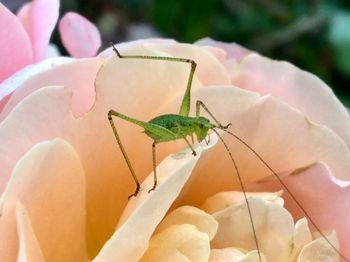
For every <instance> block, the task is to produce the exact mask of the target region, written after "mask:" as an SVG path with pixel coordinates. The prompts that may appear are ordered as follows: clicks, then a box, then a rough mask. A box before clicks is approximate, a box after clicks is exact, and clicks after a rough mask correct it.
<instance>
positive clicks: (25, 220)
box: [16, 201, 45, 262]
mask: <svg viewBox="0 0 350 262" xmlns="http://www.w3.org/2000/svg"><path fill="white" fill-rule="evenodd" d="M16 221H17V231H18V239H19V251H18V257H17V261H18V262H44V261H45V259H44V256H43V254H42V251H41V249H40V245H39V243H38V239H37V238H36V236H35V233H34V230H33V227H32V224H31V221H30V219H29V215H28V211H27V210H26V209H25V208H24V206H23V205H22V203H21V202H20V201H18V202H17V205H16Z"/></svg>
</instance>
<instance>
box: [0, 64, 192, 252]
mask: <svg viewBox="0 0 350 262" xmlns="http://www.w3.org/2000/svg"><path fill="white" fill-rule="evenodd" d="M188 73H189V71H188V67H187V66H186V65H184V64H181V63H176V64H172V63H170V64H169V63H161V62H159V61H147V62H145V61H140V63H139V62H137V63H135V61H134V62H131V61H126V60H123V59H118V58H113V59H112V60H111V61H109V62H107V63H106V64H105V65H104V66H103V67H102V68H101V70H100V71H99V74H98V78H97V80H96V84H95V85H96V101H95V104H94V107H93V108H92V109H91V110H90V111H89V112H88V114H85V115H83V116H82V117H80V118H77V119H76V118H75V117H74V115H73V114H72V111H71V107H74V104H73V105H72V100H71V96H70V94H69V93H68V92H67V91H66V90H64V88H62V87H45V88H41V89H39V90H37V91H35V92H33V93H31V94H30V95H28V96H27V97H26V98H24V99H23V100H22V101H21V102H20V103H19V104H18V105H17V106H16V107H15V108H14V109H13V110H12V111H11V112H10V114H9V115H8V116H7V117H6V118H5V119H4V120H3V121H2V122H1V123H0V140H1V142H0V143H1V144H2V147H1V148H0V155H2V156H4V157H2V158H0V162H1V167H2V175H1V176H0V179H1V181H0V186H2V187H3V186H4V185H5V184H6V182H7V180H8V178H9V177H10V175H11V170H12V169H13V167H14V165H15V163H16V162H17V161H18V160H19V158H20V157H21V156H22V155H23V154H24V153H25V152H26V151H28V150H29V149H30V148H31V147H32V146H33V144H35V143H38V142H40V141H42V140H46V139H52V138H54V137H62V138H64V139H66V140H67V141H68V142H69V143H70V144H72V145H73V146H74V148H76V150H77V152H78V154H79V156H80V158H81V161H82V164H83V166H84V170H85V172H86V179H87V212H88V215H87V217H88V219H87V220H88V221H87V234H88V237H87V239H88V250H89V256H90V257H91V258H93V257H94V256H95V255H96V254H97V253H98V251H99V250H100V249H101V247H102V246H103V244H104V243H105V242H106V241H107V240H108V239H109V238H110V236H111V235H112V234H113V232H114V229H115V226H116V224H117V221H118V218H119V216H120V214H121V212H122V210H123V209H124V207H125V205H126V203H127V196H128V195H130V194H131V193H132V192H133V191H134V183H133V181H132V179H131V177H130V172H129V170H128V168H127V166H126V164H125V161H124V159H123V157H122V155H121V153H120V150H119V148H118V145H117V143H116V141H115V138H114V135H113V132H112V130H111V127H110V124H109V122H108V119H107V112H108V110H110V109H115V110H117V111H120V112H122V113H124V114H127V115H130V116H131V117H135V118H138V119H141V120H145V121H147V120H149V119H150V118H151V117H154V116H156V115H158V114H159V113H158V112H160V111H161V108H163V107H164V104H165V103H167V102H168V101H169V100H171V99H172V98H173V96H174V95H176V94H177V93H181V95H182V94H183V90H184V87H185V86H186V83H187V79H188ZM142 79H147V81H142V85H140V81H139V80H142ZM196 86H197V87H198V86H199V84H198V81H197V80H196V79H194V88H196ZM72 90H73V96H74V93H75V92H76V90H75V88H72ZM141 102H142V105H143V107H142V110H141V109H140V107H139V105H140V103H141ZM177 110H178V109H177ZM177 110H176V111H177ZM115 121H116V123H117V126H118V128H119V129H118V130H119V131H121V132H120V135H121V137H122V141H123V144H124V146H125V147H126V150H127V152H128V154H129V157H130V159H137V161H132V164H133V166H134V168H135V170H136V173H137V175H138V177H139V178H140V179H141V181H142V179H143V178H144V177H145V176H146V174H148V173H149V172H150V170H152V157H151V143H150V142H151V141H150V139H149V138H148V137H147V136H146V135H145V134H142V133H141V132H140V128H138V127H136V126H135V125H132V124H131V123H126V122H125V121H124V122H122V121H119V120H118V119H116V120H115ZM23 130H26V132H23ZM174 144H175V145H176V146H174V147H173V146H171V147H169V146H168V147H164V146H163V145H161V146H159V148H158V149H157V159H158V160H162V159H163V158H164V156H166V155H169V153H170V152H176V151H175V150H176V148H179V147H184V145H185V143H184V142H183V141H179V142H178V143H169V145H174ZM135 145H137V146H135ZM9 147H11V148H13V150H11V152H9V151H8V150H6V148H9ZM1 150H3V151H2V152H1ZM145 156H146V157H145ZM147 156H149V158H147ZM96 174H99V175H96ZM101 188H103V190H101ZM116 199H118V201H116ZM102 202H103V203H104V205H101V203H102Z"/></svg>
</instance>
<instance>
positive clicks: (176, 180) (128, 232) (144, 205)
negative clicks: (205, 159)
mask: <svg viewBox="0 0 350 262" xmlns="http://www.w3.org/2000/svg"><path fill="white" fill-rule="evenodd" d="M212 142H213V144H211V145H210V146H209V147H211V146H212V145H214V144H215V143H216V141H215V139H214V138H212ZM209 147H208V146H206V147H204V148H203V149H204V150H206V149H208V148H209ZM201 151H202V148H200V147H197V148H196V152H197V156H196V157H193V155H192V153H191V151H190V150H186V151H185V152H183V153H180V154H178V155H175V156H170V157H167V158H166V159H165V160H164V161H163V162H162V163H161V164H160V165H159V166H158V168H157V173H158V179H159V182H160V183H159V185H158V186H157V189H156V190H155V191H153V192H151V193H150V194H148V190H149V189H150V188H152V185H153V174H150V175H149V176H148V177H147V178H146V180H145V182H144V183H143V184H142V186H141V188H142V190H141V192H140V193H139V195H138V196H137V198H133V199H131V200H130V201H129V203H128V206H127V207H126V208H125V210H124V213H123V215H122V217H121V219H120V221H119V227H118V229H117V231H116V232H115V233H114V235H113V236H112V237H111V238H110V240H109V241H108V242H107V243H106V244H105V245H104V247H103V248H102V250H101V252H100V253H99V254H98V255H97V256H96V258H95V259H94V262H98V261H130V262H131V261H138V260H139V259H140V258H141V257H142V255H143V253H144V252H145V250H146V249H147V245H148V241H149V239H150V237H151V235H152V233H153V231H154V230H155V228H156V226H157V225H158V224H159V222H160V221H161V220H162V218H163V217H164V215H165V213H166V212H167V210H168V209H169V207H170V206H171V204H172V203H173V201H174V200H175V198H176V197H177V195H178V194H179V193H180V191H181V189H182V187H183V184H184V183H185V182H186V180H187V179H188V177H189V176H190V174H191V172H192V169H193V168H194V165H195V164H196V162H197V161H198V158H199V157H200V155H201ZM168 228H169V227H168ZM162 232H163V231H162ZM208 241H209V240H208Z"/></svg>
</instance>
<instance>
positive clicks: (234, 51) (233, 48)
mask: <svg viewBox="0 0 350 262" xmlns="http://www.w3.org/2000/svg"><path fill="white" fill-rule="evenodd" d="M195 44H196V45H199V46H215V47H218V48H221V49H223V50H225V51H226V54H227V59H231V58H234V59H235V60H237V61H240V60H242V59H243V58H244V57H246V56H247V55H249V54H252V53H254V51H251V50H249V49H247V48H245V47H243V46H241V45H238V44H236V43H224V42H220V41H216V40H213V39H211V38H209V37H206V38H202V39H200V40H198V41H196V42H195Z"/></svg>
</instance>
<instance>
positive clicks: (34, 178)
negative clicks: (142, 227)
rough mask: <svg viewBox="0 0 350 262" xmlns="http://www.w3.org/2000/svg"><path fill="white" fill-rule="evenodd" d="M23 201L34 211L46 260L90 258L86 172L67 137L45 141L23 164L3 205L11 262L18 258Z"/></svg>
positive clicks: (0, 248)
mask: <svg viewBox="0 0 350 262" xmlns="http://www.w3.org/2000/svg"><path fill="white" fill-rule="evenodd" d="M18 200H19V201H21V202H22V203H23V206H24V207H25V209H26V210H28V219H30V221H31V223H32V227H33V231H34V232H35V235H36V238H37V240H38V244H39V245H40V247H41V250H42V253H43V255H44V257H45V260H48V261H84V260H86V259H87V256H86V240H85V219H86V218H85V183H84V171H83V168H82V166H81V163H80V159H79V157H78V156H77V154H76V152H75V150H74V149H73V148H72V147H71V146H70V145H69V144H68V143H67V142H65V141H64V140H62V139H55V140H52V141H46V142H42V143H40V144H37V145H36V146H34V147H33V148H32V149H30V150H29V152H28V153H26V154H25V155H24V156H23V157H22V158H21V159H20V160H19V161H18V163H17V165H16V167H15V169H14V171H13V174H12V176H11V180H10V182H9V184H8V186H7V188H6V190H5V192H4V193H3V194H2V196H1V201H0V203H1V204H0V206H1V207H2V208H1V210H2V216H1V219H0V253H1V254H2V259H4V260H5V261H14V260H15V259H16V257H17V252H18V236H17V232H16V225H15V212H16V211H15V208H16V203H17V201H18ZM6 243H11V245H8V244H6ZM67 250H69V252H67Z"/></svg>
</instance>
